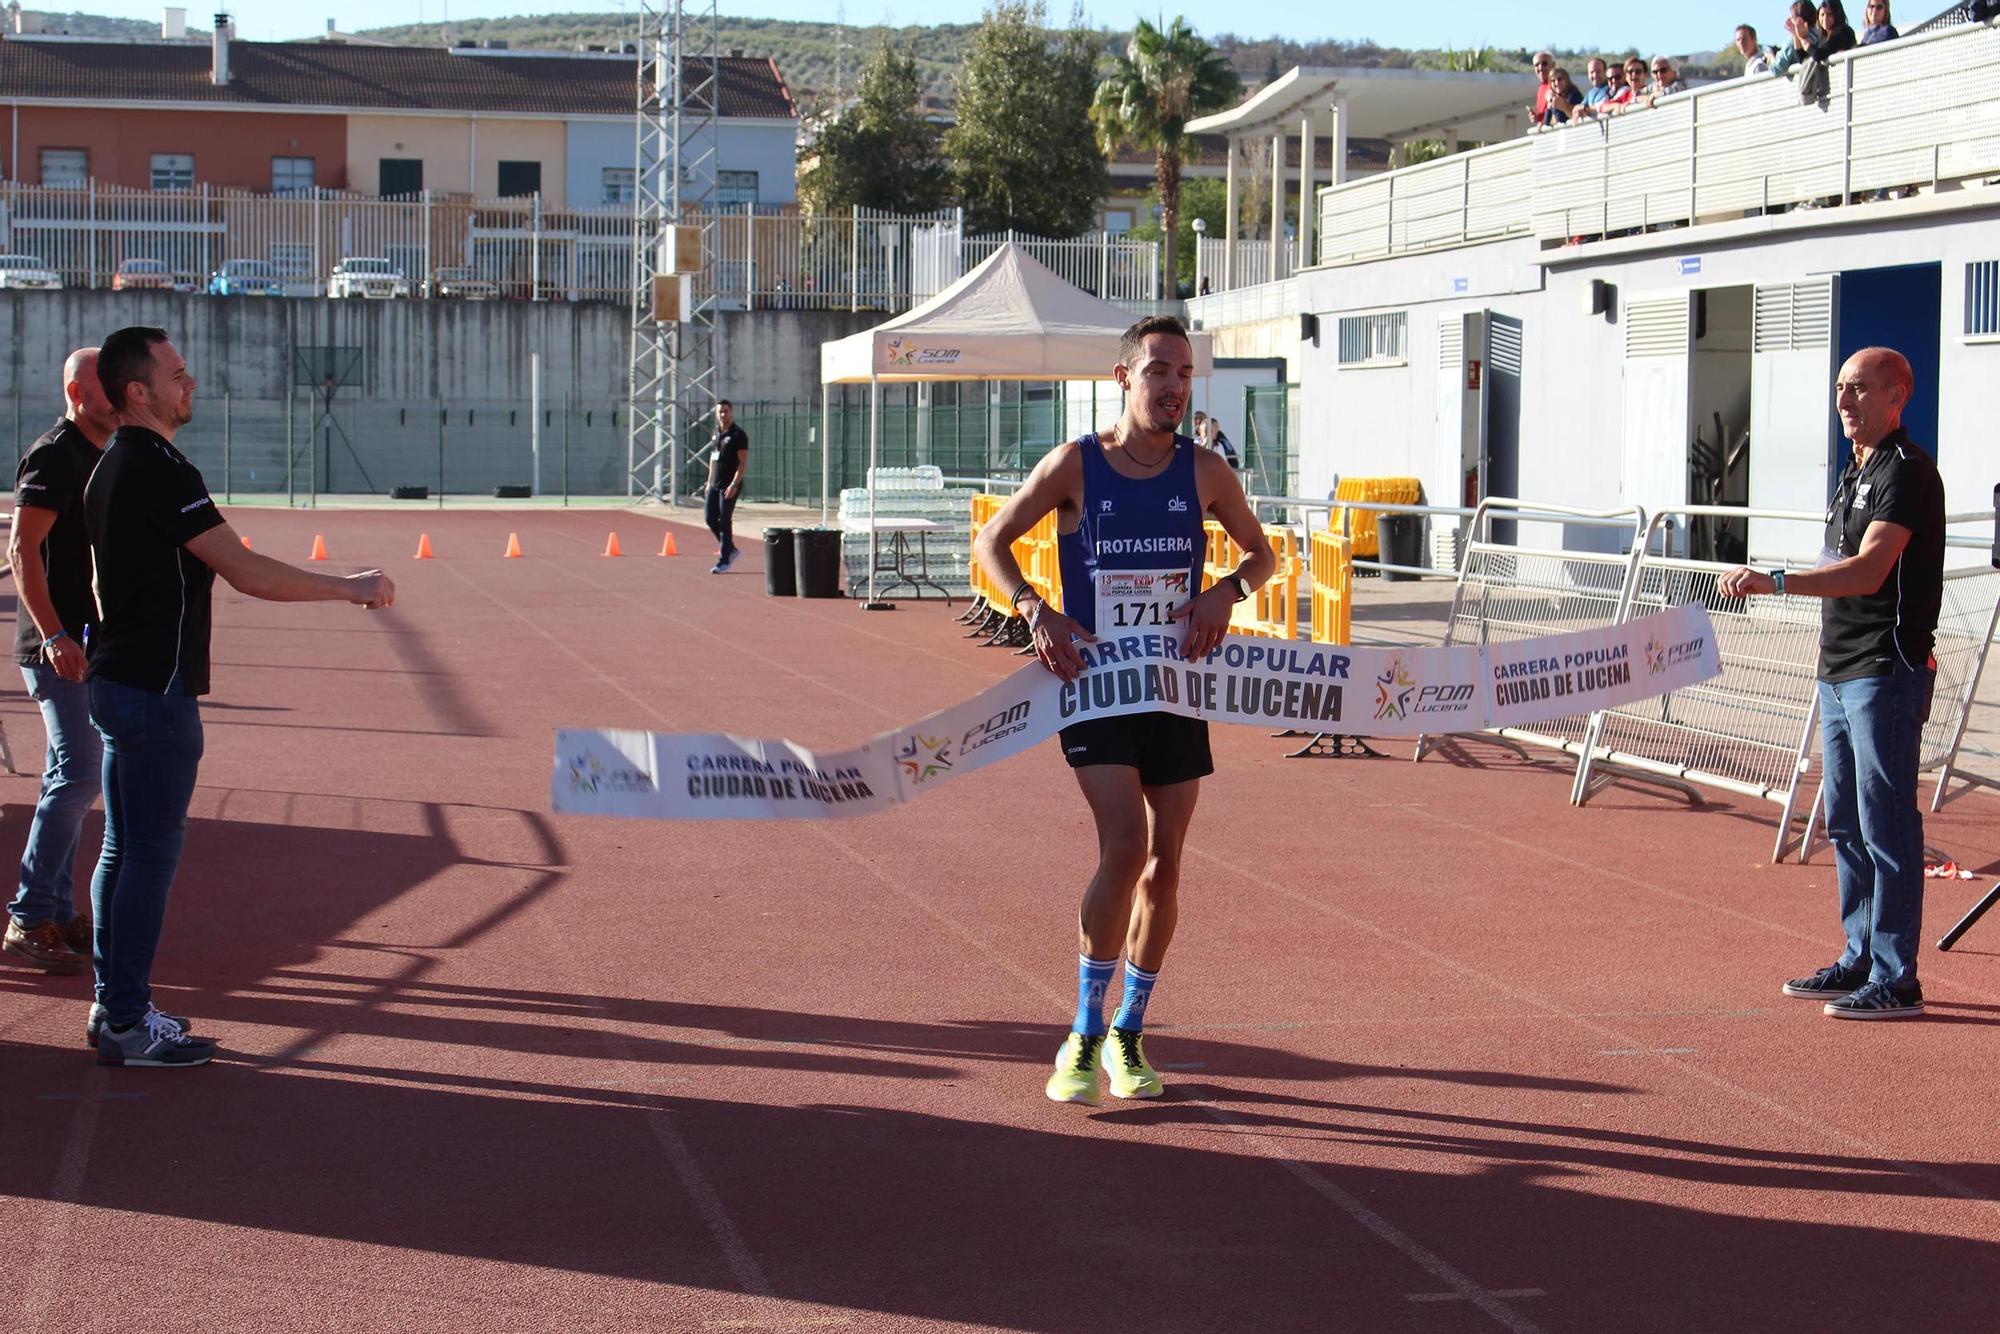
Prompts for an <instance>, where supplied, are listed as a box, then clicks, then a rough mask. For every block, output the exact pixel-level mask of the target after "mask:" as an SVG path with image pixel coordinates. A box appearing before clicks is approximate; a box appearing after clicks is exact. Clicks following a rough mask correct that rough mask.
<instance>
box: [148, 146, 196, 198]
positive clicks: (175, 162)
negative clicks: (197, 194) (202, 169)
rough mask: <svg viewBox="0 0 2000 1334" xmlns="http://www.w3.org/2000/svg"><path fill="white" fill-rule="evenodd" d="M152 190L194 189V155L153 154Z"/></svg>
mask: <svg viewBox="0 0 2000 1334" xmlns="http://www.w3.org/2000/svg"><path fill="white" fill-rule="evenodd" d="M153 188H154V189H155V190H192V189H194V154H192V153H155V154H153Z"/></svg>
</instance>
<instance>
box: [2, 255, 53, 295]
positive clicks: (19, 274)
mask: <svg viewBox="0 0 2000 1334" xmlns="http://www.w3.org/2000/svg"><path fill="white" fill-rule="evenodd" d="M62 285H63V281H62V275H61V274H60V273H57V272H56V271H55V270H54V269H52V268H50V267H49V266H48V265H46V264H44V263H42V261H41V260H39V259H37V258H36V257H35V256H33V255H0V291H6V290H8V289H13V290H15V291H23V290H26V291H43V292H54V291H58V290H60V289H61V287H62Z"/></svg>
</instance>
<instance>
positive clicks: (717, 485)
mask: <svg viewBox="0 0 2000 1334" xmlns="http://www.w3.org/2000/svg"><path fill="white" fill-rule="evenodd" d="M749 467H750V436H749V435H748V433H746V432H745V431H744V429H743V428H742V427H741V426H738V425H737V424H736V409H735V407H734V406H733V405H732V404H731V403H730V401H729V400H728V399H726V398H725V399H723V400H722V401H721V402H719V403H717V404H716V405H715V444H714V446H713V448H712V449H711V451H710V453H709V456H708V488H707V495H706V497H705V500H706V504H707V517H708V531H709V532H711V533H714V534H715V540H716V542H717V543H719V544H720V549H719V550H718V551H717V552H716V556H715V568H714V569H712V570H710V571H709V573H710V574H721V573H722V572H723V571H724V570H726V569H728V568H729V567H730V566H731V565H734V564H735V563H736V532H735V527H734V521H735V516H736V497H737V496H739V495H741V494H742V493H743V474H744V472H745V471H746V470H747V469H748V468H749Z"/></svg>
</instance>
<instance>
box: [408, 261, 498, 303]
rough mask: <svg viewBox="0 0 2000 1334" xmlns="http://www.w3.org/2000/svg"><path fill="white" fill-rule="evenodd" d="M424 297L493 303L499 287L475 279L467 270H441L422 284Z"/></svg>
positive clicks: (470, 271) (482, 279)
mask: <svg viewBox="0 0 2000 1334" xmlns="http://www.w3.org/2000/svg"><path fill="white" fill-rule="evenodd" d="M424 295H425V296H427V297H441V298H444V299H445V300H458V301H493V300H496V299H498V297H499V295H500V285H499V284H498V283H495V282H493V281H491V280H490V279H487V278H481V277H477V276H476V275H474V273H473V272H472V270H471V269H469V268H464V267H454V268H443V269H439V270H438V271H437V272H436V273H435V274H433V275H432V276H431V277H430V279H429V280H428V281H426V282H425V283H424Z"/></svg>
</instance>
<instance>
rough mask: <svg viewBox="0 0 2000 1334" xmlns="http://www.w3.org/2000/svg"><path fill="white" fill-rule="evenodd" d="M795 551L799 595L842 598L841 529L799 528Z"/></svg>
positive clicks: (794, 539)
mask: <svg viewBox="0 0 2000 1334" xmlns="http://www.w3.org/2000/svg"><path fill="white" fill-rule="evenodd" d="M792 532H793V544H794V545H793V550H794V552H795V561H796V564H795V569H796V570H797V577H798V586H799V596H800V597H802V598H837V597H839V596H840V530H839V529H838V528H795V529H793V530H792Z"/></svg>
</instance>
